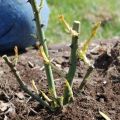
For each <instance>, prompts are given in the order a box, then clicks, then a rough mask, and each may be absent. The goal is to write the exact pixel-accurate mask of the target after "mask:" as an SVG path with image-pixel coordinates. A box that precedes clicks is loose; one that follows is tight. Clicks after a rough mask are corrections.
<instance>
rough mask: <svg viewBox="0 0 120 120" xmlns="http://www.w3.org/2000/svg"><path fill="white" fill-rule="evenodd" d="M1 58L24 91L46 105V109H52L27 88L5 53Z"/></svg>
mask: <svg viewBox="0 0 120 120" xmlns="http://www.w3.org/2000/svg"><path fill="white" fill-rule="evenodd" d="M3 59H4V60H5V62H6V63H7V65H8V66H9V67H10V69H11V71H12V72H13V74H14V76H15V77H16V80H17V82H18V83H19V85H20V87H21V88H22V89H23V90H24V91H25V92H26V93H28V94H29V95H30V96H31V97H33V98H34V99H35V100H37V101H38V102H39V103H40V104H41V105H42V106H43V107H47V108H48V109H50V110H52V108H51V107H50V106H49V104H48V103H47V102H45V101H43V100H42V99H41V97H40V96H38V95H36V94H34V93H33V92H32V91H31V90H29V89H28V87H27V85H25V84H24V82H23V81H22V78H21V76H20V74H19V72H18V71H17V69H16V67H15V65H13V64H12V62H11V61H10V60H9V58H8V57H7V56H6V55H4V56H3Z"/></svg>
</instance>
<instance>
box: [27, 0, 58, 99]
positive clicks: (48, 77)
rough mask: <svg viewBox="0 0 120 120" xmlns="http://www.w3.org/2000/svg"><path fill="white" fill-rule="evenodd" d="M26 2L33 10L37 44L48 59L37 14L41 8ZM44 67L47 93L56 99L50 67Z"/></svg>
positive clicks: (46, 65)
mask: <svg viewBox="0 0 120 120" xmlns="http://www.w3.org/2000/svg"><path fill="white" fill-rule="evenodd" d="M28 2H30V4H31V7H32V9H33V13H34V17H35V23H36V28H37V36H38V39H39V42H40V44H41V45H42V46H43V49H44V52H45V54H46V56H47V57H48V58H49V55H48V47H47V44H46V38H45V34H44V31H43V29H42V27H41V17H40V14H39V7H41V6H39V7H38V6H37V3H36V0H28ZM42 2H43V1H42ZM44 66H45V71H46V75H47V80H48V87H49V92H50V94H51V96H52V97H54V98H57V95H56V90H55V83H54V78H53V73H52V69H51V65H50V64H44Z"/></svg>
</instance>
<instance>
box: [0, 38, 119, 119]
mask: <svg viewBox="0 0 120 120" xmlns="http://www.w3.org/2000/svg"><path fill="white" fill-rule="evenodd" d="M119 41H120V40H118V41H114V40H112V41H106V42H105V41H104V42H98V43H93V44H92V45H91V47H90V50H89V51H88V55H87V56H88V57H89V59H91V60H93V59H95V63H94V65H95V70H94V71H93V73H92V74H91V76H90V78H89V81H88V83H87V85H86V86H85V90H84V92H83V93H82V94H78V87H79V84H80V82H81V81H82V79H83V77H84V75H85V73H86V70H87V68H88V66H86V65H85V64H84V63H83V62H82V61H78V65H77V71H76V75H75V78H74V85H73V86H74V87H73V92H74V101H73V102H72V103H70V104H69V105H66V106H65V107H64V108H63V109H62V110H59V111H56V112H50V111H49V110H46V109H44V108H43V107H42V106H41V105H40V104H39V103H38V102H36V101H35V100H34V99H32V98H31V97H30V96H29V95H27V94H26V93H24V92H23V91H22V90H21V88H20V87H19V85H18V83H17V81H16V79H15V77H14V76H13V74H12V72H11V70H10V69H9V67H8V66H7V65H6V63H5V62H4V60H3V59H2V57H0V120H49V119H50V120H104V119H103V118H102V116H101V115H100V114H99V111H102V112H103V113H105V114H106V115H108V116H109V117H110V118H111V120H120V42H119ZM96 46H98V47H96ZM93 48H94V50H93ZM49 52H50V56H51V58H53V62H54V63H55V64H56V65H57V66H58V67H59V68H60V69H63V70H65V71H68V68H69V54H70V47H69V45H68V46H67V45H55V46H50V47H49ZM9 58H10V59H11V60H13V58H14V56H13V55H10V56H9ZM28 61H29V62H31V63H32V65H30V64H29V63H28ZM17 69H18V71H19V72H20V75H21V77H22V79H23V81H24V82H25V83H27V84H28V85H29V87H30V89H32V87H31V80H34V81H35V83H36V85H37V87H38V89H41V90H43V91H44V92H45V93H46V94H48V90H47V82H46V76H45V72H44V67H43V64H42V60H41V58H40V57H39V56H38V52H37V50H35V49H29V50H27V52H25V53H22V54H20V55H19V62H18V65H17ZM54 77H55V83H56V88H57V93H58V94H59V95H61V94H62V92H63V88H64V82H65V81H64V80H62V79H61V77H60V76H59V75H58V74H57V73H56V72H54Z"/></svg>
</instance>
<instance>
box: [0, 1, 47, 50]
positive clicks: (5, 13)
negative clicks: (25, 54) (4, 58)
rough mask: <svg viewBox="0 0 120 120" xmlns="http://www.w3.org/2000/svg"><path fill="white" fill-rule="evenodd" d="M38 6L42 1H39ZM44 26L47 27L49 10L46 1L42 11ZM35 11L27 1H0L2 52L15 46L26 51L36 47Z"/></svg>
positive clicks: (0, 47) (0, 46)
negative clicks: (32, 46) (34, 35)
mask: <svg viewBox="0 0 120 120" xmlns="http://www.w3.org/2000/svg"><path fill="white" fill-rule="evenodd" d="M37 2H38V4H39V3H40V0H37ZM41 17H42V24H44V25H45V26H47V23H48V17H49V8H48V6H47V3H46V1H45V3H44V7H43V9H42V11H41ZM33 18H34V16H33V11H32V8H31V6H30V3H28V2H27V0H0V52H1V51H7V50H12V49H13V48H14V46H15V45H17V46H18V48H21V49H24V48H26V47H28V46H31V45H34V44H35V42H36V41H35V40H34V38H33V36H32V34H35V33H36V27H35V22H34V21H33Z"/></svg>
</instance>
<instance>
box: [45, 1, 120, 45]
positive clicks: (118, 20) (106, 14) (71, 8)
mask: <svg viewBox="0 0 120 120" xmlns="http://www.w3.org/2000/svg"><path fill="white" fill-rule="evenodd" d="M47 1H48V4H49V6H50V9H51V14H50V19H49V25H48V29H47V31H46V34H47V36H48V37H49V42H50V43H58V42H61V43H63V42H67V41H68V40H69V39H70V38H69V37H70V36H69V35H67V34H66V30H65V29H64V27H63V26H62V25H61V23H60V22H59V20H58V16H59V15H60V14H63V15H64V16H65V19H66V20H67V21H68V22H69V23H70V24H71V25H72V21H74V20H80V21H81V30H82V31H81V37H80V40H85V39H86V38H87V37H88V36H89V33H90V30H91V26H93V24H94V23H95V22H96V21H99V20H101V21H102V26H101V29H100V30H99V32H98V35H97V36H96V38H95V39H97V38H99V39H106V38H111V37H114V36H120V14H119V10H120V8H119V6H120V0H109V1H108V0H91V1H90V0H84V1H83V0H61V1H60V0H47Z"/></svg>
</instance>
